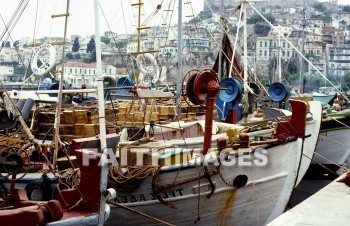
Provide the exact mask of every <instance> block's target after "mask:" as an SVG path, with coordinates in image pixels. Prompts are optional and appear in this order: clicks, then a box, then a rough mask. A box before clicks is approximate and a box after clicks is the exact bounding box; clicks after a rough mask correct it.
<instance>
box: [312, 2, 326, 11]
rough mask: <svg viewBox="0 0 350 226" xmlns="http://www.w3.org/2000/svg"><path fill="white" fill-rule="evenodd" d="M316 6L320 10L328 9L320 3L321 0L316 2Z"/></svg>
mask: <svg viewBox="0 0 350 226" xmlns="http://www.w3.org/2000/svg"><path fill="white" fill-rule="evenodd" d="M314 8H315V9H317V10H319V11H325V10H326V7H325V6H324V5H323V4H322V3H319V2H316V3H315V4H314Z"/></svg>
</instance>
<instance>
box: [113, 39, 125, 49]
mask: <svg viewBox="0 0 350 226" xmlns="http://www.w3.org/2000/svg"><path fill="white" fill-rule="evenodd" d="M126 44H127V41H126V40H118V41H117V42H116V43H115V47H117V48H118V49H121V48H124V47H125V46H126Z"/></svg>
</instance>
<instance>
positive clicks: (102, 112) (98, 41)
mask: <svg viewBox="0 0 350 226" xmlns="http://www.w3.org/2000/svg"><path fill="white" fill-rule="evenodd" d="M94 10H95V43H96V69H97V76H98V79H97V97H98V109H99V111H98V115H99V123H100V144H101V152H102V155H101V160H100V163H101V166H100V167H101V181H100V196H101V198H100V208H99V216H98V225H100V226H103V225H104V221H105V205H106V198H105V196H104V195H103V194H104V191H106V189H107V172H108V165H107V142H106V124H105V123H106V122H105V104H104V103H105V102H104V90H103V75H102V63H101V39H100V18H99V4H98V0H94Z"/></svg>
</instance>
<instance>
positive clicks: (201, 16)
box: [189, 11, 213, 23]
mask: <svg viewBox="0 0 350 226" xmlns="http://www.w3.org/2000/svg"><path fill="white" fill-rule="evenodd" d="M212 16H213V14H212V12H211V11H201V12H200V13H199V14H198V15H197V16H196V17H195V18H193V19H191V20H190V21H189V23H196V22H200V21H202V20H206V19H210V18H211V17H212Z"/></svg>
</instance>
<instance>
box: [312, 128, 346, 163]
mask: <svg viewBox="0 0 350 226" xmlns="http://www.w3.org/2000/svg"><path fill="white" fill-rule="evenodd" d="M349 137H350V129H347V128H344V129H338V130H328V131H322V132H321V133H320V137H319V141H318V144H317V149H316V153H315V155H314V158H313V160H314V164H332V165H333V164H339V165H343V164H344V163H345V162H346V161H347V159H348V158H349V156H350V139H349Z"/></svg>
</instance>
